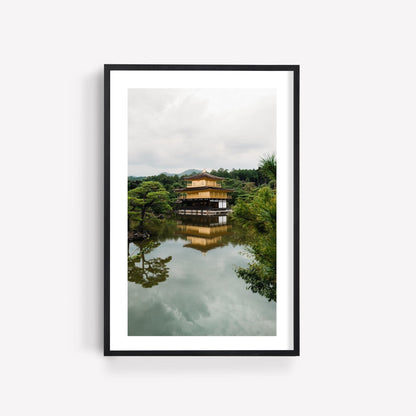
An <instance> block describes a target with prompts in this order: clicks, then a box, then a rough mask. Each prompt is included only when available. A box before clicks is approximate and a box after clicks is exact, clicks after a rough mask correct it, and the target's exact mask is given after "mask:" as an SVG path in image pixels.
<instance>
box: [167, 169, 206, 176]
mask: <svg viewBox="0 0 416 416" xmlns="http://www.w3.org/2000/svg"><path fill="white" fill-rule="evenodd" d="M200 172H202V170H201V169H187V170H184V171H183V172H181V173H168V172H162V173H161V175H166V176H175V175H178V176H179V177H180V176H188V175H193V174H195V173H200Z"/></svg>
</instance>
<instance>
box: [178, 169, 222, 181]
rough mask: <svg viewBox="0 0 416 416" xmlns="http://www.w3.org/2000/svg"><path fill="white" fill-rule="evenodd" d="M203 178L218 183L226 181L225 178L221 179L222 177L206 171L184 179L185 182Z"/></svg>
mask: <svg viewBox="0 0 416 416" xmlns="http://www.w3.org/2000/svg"><path fill="white" fill-rule="evenodd" d="M203 178H208V179H215V180H217V181H223V180H224V179H225V178H221V177H220V176H214V175H211V174H210V173H207V172H206V171H205V170H204V171H202V172H201V173H197V174H196V175H193V176H188V177H186V178H183V179H185V181H196V180H197V179H203Z"/></svg>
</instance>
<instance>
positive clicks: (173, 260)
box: [128, 217, 276, 336]
mask: <svg viewBox="0 0 416 416" xmlns="http://www.w3.org/2000/svg"><path fill="white" fill-rule="evenodd" d="M155 231H156V232H155ZM152 236H154V237H152V238H151V239H149V240H146V241H143V242H131V243H129V277H128V278H129V282H128V334H129V335H130V336H140V335H142V336H144V335H153V336H154V335H156V336H157V335H185V336H186V335H223V336H225V335H237V336H238V335H240V336H241V335H242V336H247V335H251V336H253V335H258V336H265V335H270V336H272V335H276V303H275V302H274V301H270V302H269V301H268V300H267V299H266V298H264V297H262V296H261V295H259V294H257V293H253V292H252V291H251V290H250V289H247V287H246V286H247V284H246V283H245V282H244V281H243V280H242V279H239V278H238V277H237V274H236V272H235V269H236V268H237V267H246V266H247V264H248V261H249V260H248V258H247V257H246V256H245V255H244V254H243V253H244V252H245V248H244V243H246V241H245V237H244V233H243V232H242V230H241V229H239V227H237V226H236V225H235V224H231V223H230V221H229V219H228V218H227V217H215V218H209V217H204V218H201V217H199V218H197V217H183V218H178V219H177V220H175V221H168V222H165V223H164V224H162V225H160V226H159V227H158V228H157V229H156V230H153V232H152Z"/></svg>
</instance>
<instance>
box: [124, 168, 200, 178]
mask: <svg viewBox="0 0 416 416" xmlns="http://www.w3.org/2000/svg"><path fill="white" fill-rule="evenodd" d="M201 172H202V170H201V169H187V170H184V171H183V172H181V173H169V172H162V173H159V175H166V176H175V175H178V176H179V177H181V176H190V175H193V174H196V173H201ZM149 176H158V175H149ZM149 176H129V179H131V180H137V179H145V178H148V177H149Z"/></svg>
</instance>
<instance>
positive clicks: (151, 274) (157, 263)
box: [128, 240, 172, 288]
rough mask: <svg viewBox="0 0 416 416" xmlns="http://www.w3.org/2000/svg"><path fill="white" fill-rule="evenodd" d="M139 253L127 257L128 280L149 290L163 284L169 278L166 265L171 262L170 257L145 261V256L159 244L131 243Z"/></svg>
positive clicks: (148, 241)
mask: <svg viewBox="0 0 416 416" xmlns="http://www.w3.org/2000/svg"><path fill="white" fill-rule="evenodd" d="M133 244H134V245H135V246H136V247H137V249H138V250H139V252H138V253H137V251H136V254H133V255H131V256H130V255H129V257H128V280H129V282H134V283H137V284H140V285H142V286H143V287H145V288H150V287H153V286H156V285H158V284H159V283H160V282H164V281H165V280H166V279H167V278H168V277H169V268H168V266H167V263H169V262H170V261H171V260H172V256H169V257H166V258H165V259H162V258H161V257H155V258H152V259H149V260H146V258H145V255H146V254H149V253H150V252H151V251H152V250H153V249H155V248H156V247H158V246H159V245H160V243H159V242H156V241H152V240H146V241H142V242H140V243H139V242H135V243H133Z"/></svg>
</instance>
